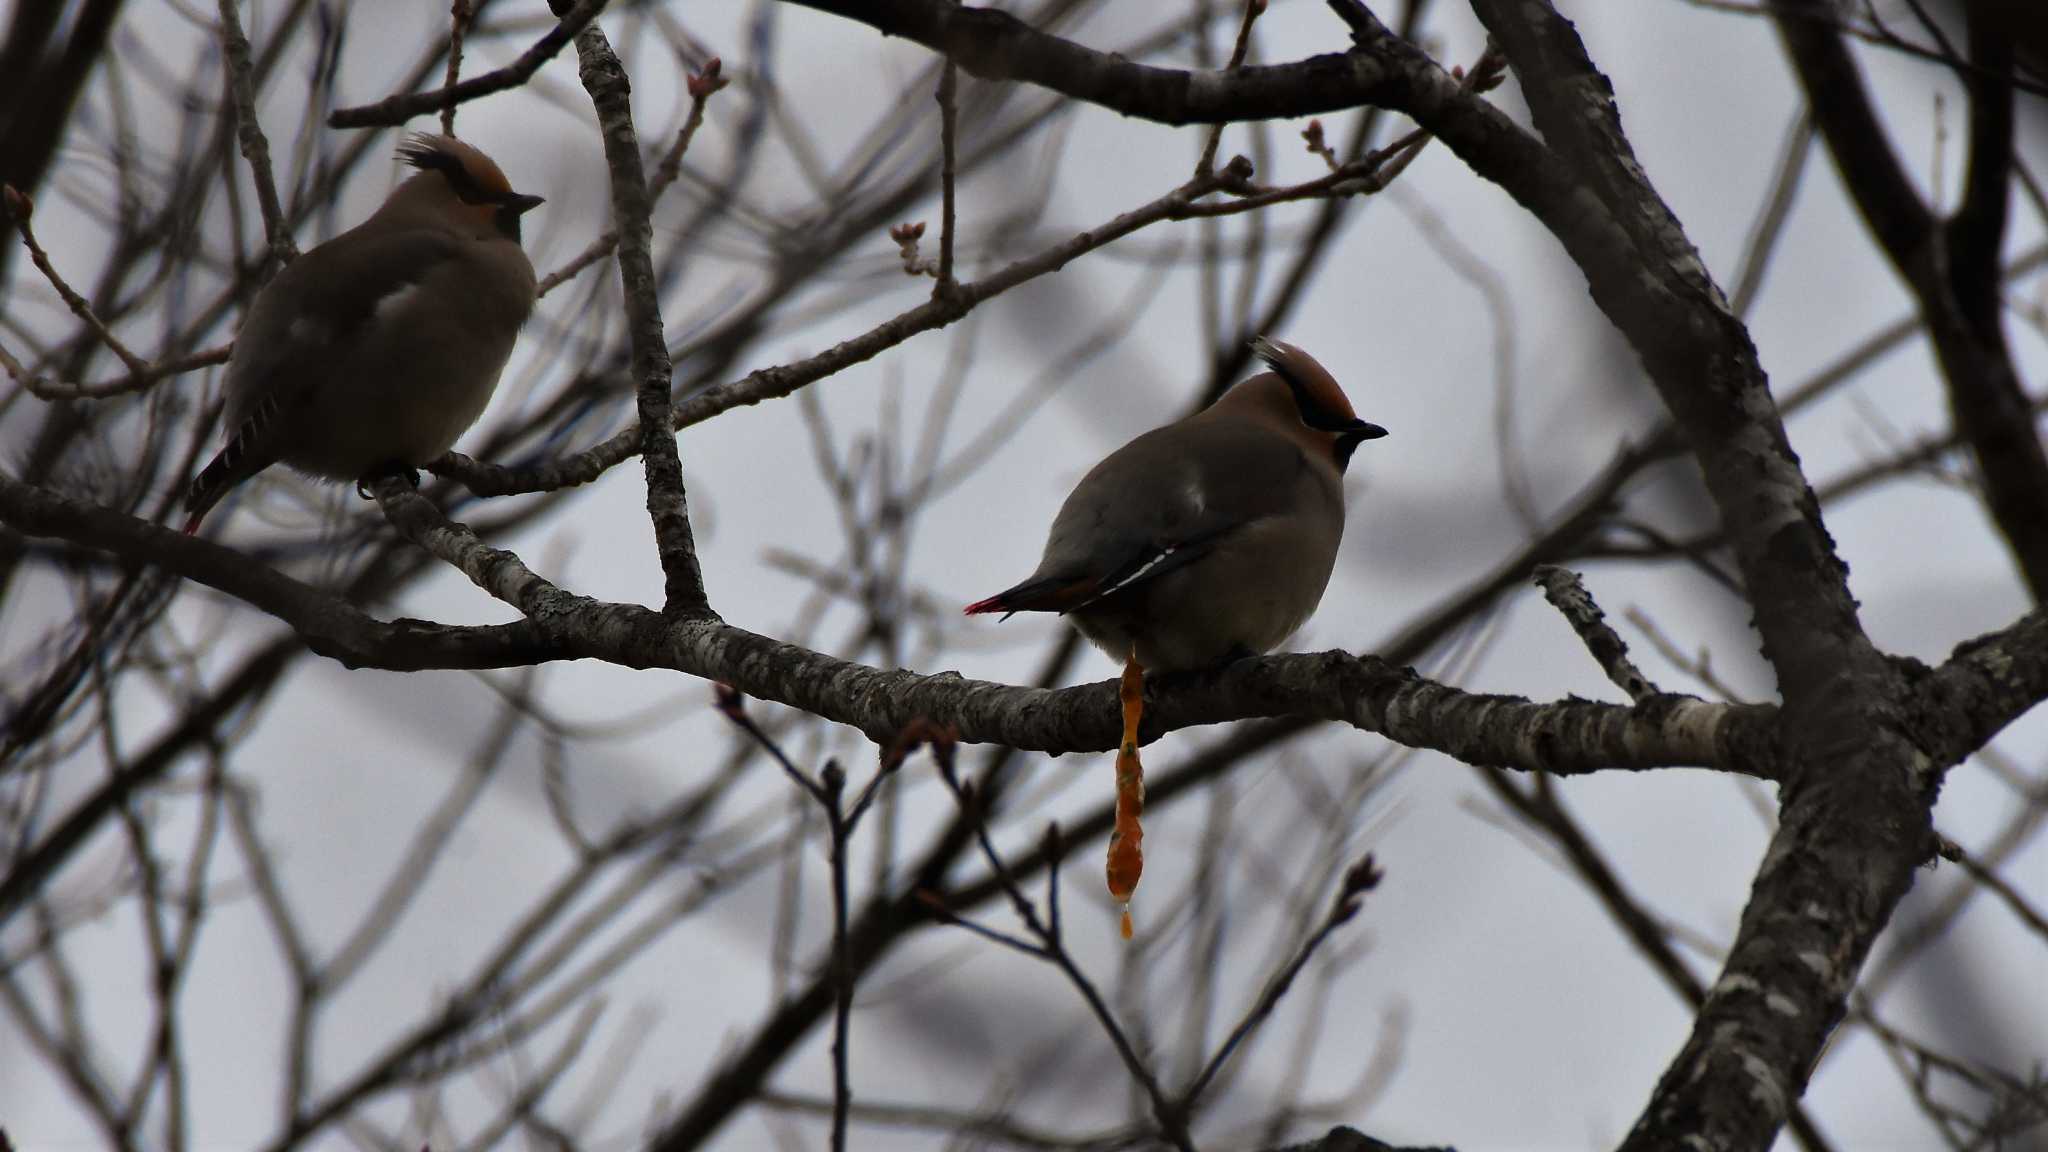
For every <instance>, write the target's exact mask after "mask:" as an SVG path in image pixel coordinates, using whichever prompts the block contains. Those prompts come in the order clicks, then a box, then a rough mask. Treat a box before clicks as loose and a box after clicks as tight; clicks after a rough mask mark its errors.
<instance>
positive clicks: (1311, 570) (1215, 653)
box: [1072, 522, 1337, 672]
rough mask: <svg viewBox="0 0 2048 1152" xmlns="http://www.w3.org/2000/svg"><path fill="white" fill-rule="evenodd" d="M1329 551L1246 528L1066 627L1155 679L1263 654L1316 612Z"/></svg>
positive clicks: (1278, 531) (1330, 546)
mask: <svg viewBox="0 0 2048 1152" xmlns="http://www.w3.org/2000/svg"><path fill="white" fill-rule="evenodd" d="M1324 540H1327V544H1325V543H1323V542H1322V541H1324ZM1336 541H1337V534H1336V533H1331V534H1329V535H1328V536H1327V537H1317V538H1315V539H1307V538H1304V537H1303V536H1302V535H1301V534H1299V533H1294V532H1289V531H1287V530H1285V529H1284V528H1282V527H1281V526H1280V525H1278V524H1277V523H1267V522H1259V523H1254V524H1250V525H1247V526H1245V527H1244V528H1243V529H1241V530H1239V531H1238V532H1236V533H1234V534H1233V536H1232V538H1231V539H1230V540H1227V541H1225V542H1223V543H1222V544H1220V545H1219V546H1218V547H1217V548H1216V550H1215V551H1214V552H1212V553H1210V554H1209V555H1207V556H1204V557H1203V558H1202V559H1201V560H1200V561H1199V562H1197V563H1194V564H1190V565H1188V566H1186V567H1184V568H1179V569H1176V570H1174V571H1172V572H1168V573H1166V574H1165V575H1163V576H1160V577H1158V578H1157V579H1154V580H1148V581H1145V582H1143V583H1141V584H1136V585H1133V586H1132V587H1130V588H1127V589H1125V590H1123V591H1121V592H1118V593H1116V594H1114V595H1111V596H1106V597H1104V598H1103V599H1101V600H1099V601H1096V602H1095V603H1094V604H1091V605H1089V606H1088V607H1086V608H1082V609H1079V610H1077V611H1075V612H1074V613H1073V614H1072V615H1073V619H1074V623H1075V625H1076V626H1077V627H1079V628H1080V630H1081V634H1082V635H1084V636H1086V637H1088V639H1090V640H1092V641H1094V642H1095V643H1096V644H1097V645H1098V646H1100V647H1101V648H1102V649H1103V650H1104V651H1106V652H1108V653H1109V654H1110V655H1111V656H1113V657H1116V658H1119V659H1121V658H1124V657H1126V656H1129V655H1135V656H1136V657H1137V659H1138V663H1139V664H1141V665H1143V666H1144V667H1145V668H1146V670H1147V671H1153V672H1183V671H1193V670H1197V669H1203V668H1213V667H1215V666H1217V665H1219V664H1222V663H1224V662H1225V661H1228V660H1231V659H1233V658H1235V657H1238V656H1243V655H1247V654H1250V655H1257V654H1259V653H1263V652H1270V651H1272V650H1273V649H1274V648H1277V647H1279V646H1280V645H1281V644H1282V643H1284V642H1286V640H1287V638H1288V637H1290V636H1292V635H1294V633H1295V631H1296V630H1298V629H1299V628H1300V627H1301V626H1302V624H1304V623H1306V622H1307V620H1308V618H1309V616H1310V615H1312V614H1313V613H1314V612H1315V610H1316V605H1317V603H1318V602H1320V601H1321V600H1322V597H1323V589H1324V588H1325V587H1327V586H1328V584H1329V581H1330V572H1331V570H1332V568H1334V567H1335V565H1336V560H1337V550H1336Z"/></svg>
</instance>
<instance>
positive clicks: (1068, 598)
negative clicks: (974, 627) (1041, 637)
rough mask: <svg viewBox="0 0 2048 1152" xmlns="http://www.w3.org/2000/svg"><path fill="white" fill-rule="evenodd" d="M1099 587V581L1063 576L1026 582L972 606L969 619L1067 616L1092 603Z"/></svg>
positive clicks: (969, 606)
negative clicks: (996, 615)
mask: <svg viewBox="0 0 2048 1152" xmlns="http://www.w3.org/2000/svg"><path fill="white" fill-rule="evenodd" d="M1100 583H1101V582H1100V581H1098V580H1074V579H1072V578H1069V577H1063V576H1052V577H1047V578H1045V579H1041V580H1026V581H1025V582H1023V583H1022V584H1019V585H1017V586H1016V587H1014V588H1009V589H1006V590H1004V591H1001V592H998V593H996V594H995V595H993V596H991V597H989V598H988V599H986V600H977V601H975V602H974V603H972V604H969V605H968V606H967V608H966V609H965V611H966V614H967V615H969V616H979V615H981V614H983V613H985V612H1001V613H1002V614H1003V619H1005V620H1008V619H1009V618H1010V617H1011V616H1014V615H1016V614H1017V613H1019V612H1065V611H1067V610H1069V609H1072V608H1078V607H1080V606H1081V605H1082V604H1085V603H1087V602H1088V601H1089V600H1091V599H1093V598H1094V595H1095V589H1096V588H1097V586H1098V585H1099V584H1100Z"/></svg>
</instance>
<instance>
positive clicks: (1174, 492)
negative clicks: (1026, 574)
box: [1038, 424, 1312, 602]
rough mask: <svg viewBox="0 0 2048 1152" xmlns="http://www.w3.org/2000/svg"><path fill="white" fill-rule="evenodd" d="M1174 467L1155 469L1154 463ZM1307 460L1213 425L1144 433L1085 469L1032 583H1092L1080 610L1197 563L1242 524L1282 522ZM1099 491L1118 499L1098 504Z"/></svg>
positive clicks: (1281, 444) (1307, 477) (1278, 442)
mask: <svg viewBox="0 0 2048 1152" xmlns="http://www.w3.org/2000/svg"><path fill="white" fill-rule="evenodd" d="M1162 452H1164V453H1168V454H1169V457H1168V458H1169V459H1172V460H1173V461H1174V465H1175V466H1169V467H1166V468H1161V467H1160V460H1161V453H1162ZM1304 482H1312V477H1311V474H1310V472H1309V466H1308V461H1307V458H1306V457H1304V456H1303V455H1302V454H1301V450H1300V449H1299V448H1297V447H1295V445H1294V444H1293V443H1291V442H1289V441H1288V440H1286V439H1284V438H1282V437H1278V436H1245V435H1242V434H1241V432H1240V431H1239V430H1236V429H1231V428H1228V427H1227V426H1222V425H1192V426H1190V425H1186V424H1183V425H1176V426H1169V427H1167V428H1161V429H1158V430H1156V431H1153V432H1148V433H1146V434H1145V435H1144V436H1140V437H1139V438H1137V439H1136V440H1133V441H1131V443H1130V444H1128V445H1126V446H1125V447H1124V448H1122V449H1119V450H1118V451H1117V452H1115V453H1113V454H1111V455H1110V456H1109V457H1108V458H1107V459H1105V460H1103V461H1102V463H1100V464H1098V465H1096V466H1095V468H1094V469H1093V470H1092V471H1090V472H1089V474H1088V475H1087V476H1086V477H1085V478H1084V479H1083V480H1082V482H1081V484H1080V485H1079V486H1077V487H1076V489H1075V495H1074V497H1070V498H1069V499H1068V502H1067V504H1066V506H1064V507H1062V508H1061V509H1060V513H1059V515H1058V516H1057V517H1056V518H1055V519H1054V521H1053V528H1052V536H1051V539H1050V540H1049V541H1048V542H1047V545H1046V552H1045V558H1044V561H1043V562H1042V563H1041V564H1040V566H1039V571H1038V575H1039V576H1040V577H1057V578H1064V579H1069V580H1075V579H1082V578H1092V579H1094V580H1097V581H1099V582H1100V587H1101V591H1100V592H1097V593H1096V594H1095V596H1093V597H1091V598H1090V601H1089V602H1092V601H1093V600H1096V599H1100V598H1101V597H1103V596H1107V595H1109V594H1110V593H1112V592H1115V591H1118V590H1120V589H1123V588H1128V587H1130V586H1131V585H1133V584H1136V583H1139V582H1142V581H1145V580H1151V579H1156V578H1158V577H1160V576H1162V575H1165V574H1166V573H1168V572H1171V571H1173V570H1174V569H1176V568H1179V567H1182V566H1183V565H1186V564H1189V563H1192V562H1193V561H1195V560H1197V559H1200V558H1201V557H1202V556H1203V555H1204V554H1206V553H1207V552H1208V551H1209V550H1210V549H1211V548H1213V547H1215V545H1216V544H1217V543H1219V542H1220V541H1222V540H1224V539H1226V538H1228V537H1229V536H1230V534H1231V533H1233V532H1235V531H1236V530H1238V529H1239V528H1242V527H1243V526H1244V525H1246V524H1250V523H1252V522H1253V521H1255V520H1259V519H1263V518H1265V517H1268V516H1273V515H1278V514H1281V513H1284V512H1286V511H1287V510H1288V508H1289V507H1290V506H1291V503H1292V499H1293V495H1294V491H1295V490H1294V488H1293V485H1294V484H1296V483H1304ZM1105 489H1107V490H1109V491H1112V492H1117V493H1119V495H1118V498H1116V499H1110V500H1104V499H1099V498H1097V499H1086V498H1081V497H1082V493H1083V491H1084V490H1086V491H1088V492H1089V493H1091V494H1093V495H1095V496H1097V497H1099V496H1100V495H1101V494H1102V493H1103V491H1104V490H1105Z"/></svg>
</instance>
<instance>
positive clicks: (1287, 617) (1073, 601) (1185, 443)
mask: <svg viewBox="0 0 2048 1152" xmlns="http://www.w3.org/2000/svg"><path fill="white" fill-rule="evenodd" d="M1252 348H1253V350H1254V351H1256V352H1257V353H1258V354H1259V358H1260V359H1262V360H1264V361H1265V362H1266V364H1267V365H1268V366H1269V367H1270V368H1271V369H1272V371H1270V372H1265V373H1261V374H1259V375H1257V376H1254V377H1252V378H1251V379H1249V380H1246V381H1244V382H1243V383H1241V384H1239V385H1237V386H1236V387H1235V388H1232V389H1230V390H1229V391H1227V392H1225V393H1224V394H1223V396H1222V398H1221V399H1219V400H1217V401H1216V402H1215V403H1214V404H1211V405H1209V406H1208V407H1207V408H1205V409H1203V410H1202V411H1200V412H1197V413H1195V414H1194V415H1193V416H1190V417H1188V418H1187V419H1185V420H1181V421H1178V422H1176V423H1173V424H1168V425H1167V426H1166V427H1164V428H1157V429H1154V430H1152V431H1150V432H1147V433H1145V434H1144V435H1143V436H1140V437H1138V438H1137V439H1136V440H1133V441H1131V442H1130V443H1129V444H1126V445H1124V446H1123V447H1121V448H1119V449H1117V450H1116V451H1115V452H1112V453H1110V454H1109V456H1108V458H1106V459H1104V460H1103V461H1102V463H1100V464H1097V465H1096V466H1095V467H1094V468H1093V469H1091V470H1090V471H1089V473H1088V474H1087V475H1086V476H1083V477H1082V478H1081V482H1080V483H1079V484H1077V485H1075V486H1074V491H1073V492H1072V493H1071V494H1069V495H1068V496H1067V502H1066V503H1065V504H1063V505H1061V507H1060V511H1059V515H1058V516H1056V517H1054V518H1053V522H1052V532H1051V535H1050V536H1049V537H1048V538H1047V540H1046V542H1045V554H1044V556H1043V557H1041V558H1040V560H1039V562H1038V570H1037V571H1036V572H1033V573H1032V574H1031V576H1030V577H1029V578H1028V579H1026V580H1025V581H1024V582H1023V583H1021V584H1018V585H1017V586H1016V587H1014V588H1010V589H1008V590H1006V591H1003V592H998V593H997V594H995V595H994V596H991V597H989V598H988V599H986V600H982V601H979V602H977V603H974V604H970V605H968V606H967V611H968V612H969V613H970V614H973V613H978V612H1006V613H1007V612H1059V613H1062V614H1064V615H1066V616H1069V617H1071V618H1072V619H1073V621H1074V626H1075V627H1077V628H1079V629H1080V630H1081V634H1082V635H1084V636H1086V637H1088V638H1089V639H1090V640H1093V641H1094V642H1095V643H1096V644H1097V645H1099V646H1101V647H1102V649H1103V650H1104V651H1106V652H1108V653H1109V654H1110V655H1112V656H1114V657H1116V658H1117V659H1119V660H1122V661H1123V664H1124V673H1123V679H1122V682H1121V683H1120V684H1119V686H1118V693H1117V698H1118V701H1119V702H1120V704H1121V705H1122V709H1123V722H1124V723H1123V739H1122V741H1121V742H1120V743H1119V745H1118V749H1117V757H1116V823H1115V825H1114V826H1113V827H1112V828H1111V831H1110V836H1109V856H1108V860H1107V862H1106V864H1107V866H1106V870H1105V879H1107V881H1108V884H1109V894H1110V896H1111V898H1113V899H1115V900H1117V901H1119V902H1121V903H1122V904H1123V905H1124V913H1123V918H1122V920H1123V935H1124V938H1125V939H1127V940H1128V939H1129V938H1130V936H1131V914H1130V899H1131V896H1132V894H1133V893H1134V892H1136V891H1137V887H1138V878H1139V876H1140V875H1142V874H1143V871H1144V863H1145V861H1144V850H1143V842H1144V838H1145V833H1144V828H1143V827H1142V825H1141V823H1140V820H1139V817H1140V815H1141V814H1142V812H1143V811H1144V803H1145V772H1144V767H1143V765H1141V764H1140V763H1139V761H1138V727H1139V722H1140V720H1141V719H1142V718H1143V715H1144V707H1145V697H1144V674H1145V672H1146V671H1153V672H1180V671H1191V670H1195V669H1201V668H1210V667H1214V666H1216V665H1219V664H1222V663H1225V662H1227V661H1230V660H1234V659H1236V658H1238V657H1240V656H1249V655H1255V654H1257V653H1260V652H1267V651H1270V650H1272V649H1273V648H1275V647H1278V646H1279V645H1280V643H1281V642H1282V641H1284V640H1286V639H1287V638H1288V637H1289V636H1291V635H1293V634H1294V630H1295V629H1297V628H1299V627H1301V625H1302V622H1303V621H1305V620H1307V619H1308V617H1309V614H1310V613H1311V612H1314V611H1315V609H1316V604H1317V602H1319V601H1320V600H1321V599H1322V598H1323V589H1324V588H1325V587H1327V586H1328V585H1329V583H1330V570H1331V568H1333V567H1334V566H1335V565H1336V562H1337V545H1338V543H1339V542H1340V541H1341V540H1342V539H1343V537H1344V469H1345V466H1346V465H1348V464H1350V462H1351V453H1352V450H1353V449H1355V448H1357V447H1358V445H1359V444H1361V443H1363V442H1364V441H1367V440H1372V439H1376V438H1378V437H1381V436H1384V435H1386V434H1387V432H1386V429H1384V428H1381V427H1380V426H1378V425H1376V424H1368V423H1366V422H1365V421H1363V420H1360V419H1359V418H1358V417H1357V416H1356V415H1355V414H1353V412H1352V410H1351V401H1350V400H1349V399H1347V398H1346V397H1345V395H1344V390H1343V389H1342V388H1340V387H1338V386H1337V381H1336V380H1335V379H1334V378H1333V377H1331V375H1330V374H1329V372H1327V371H1326V370H1324V368H1323V366H1322V365H1321V364H1318V363H1316V361H1315V358H1314V357H1312V356H1310V355H1309V354H1308V353H1306V352H1303V351H1302V350H1301V349H1299V348H1296V347H1294V346H1293V345H1291V344H1282V343H1280V342H1278V341H1275V340H1267V339H1265V338H1263V337H1261V338H1259V339H1257V340H1254V341H1253V342H1252Z"/></svg>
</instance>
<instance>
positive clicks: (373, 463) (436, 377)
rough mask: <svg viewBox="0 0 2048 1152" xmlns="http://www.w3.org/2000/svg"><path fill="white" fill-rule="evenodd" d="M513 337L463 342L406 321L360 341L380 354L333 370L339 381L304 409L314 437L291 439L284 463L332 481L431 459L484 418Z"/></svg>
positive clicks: (352, 358)
mask: <svg viewBox="0 0 2048 1152" xmlns="http://www.w3.org/2000/svg"><path fill="white" fill-rule="evenodd" d="M394 319H395V320H397V319H398V318H394ZM513 335H514V334H513V333H507V334H506V337H505V338H504V339H502V340H497V341H466V342H458V341H453V340H450V339H449V338H448V336H447V334H446V333H444V332H438V331H430V330H428V329H427V327H426V326H425V325H419V324H404V323H403V322H402V320H400V321H399V322H397V323H395V324H394V326H393V328H392V329H391V330H390V331H389V332H388V334H387V338H385V339H381V340H366V341H363V342H361V343H359V344H358V345H357V348H365V347H374V348H376V349H377V351H376V352H375V353H373V354H362V353H360V352H359V353H356V354H351V355H345V356H343V357H341V358H340V360H339V362H337V363H335V364H334V365H333V366H332V367H331V369H330V371H331V372H332V373H333V378H334V385H333V386H332V387H323V388H320V389H318V390H317V391H316V392H315V395H314V399H313V402H312V403H311V404H309V405H308V406H307V408H306V409H305V410H304V419H305V420H306V421H307V425H306V429H305V432H306V434H304V435H298V436H293V437H291V438H290V442H291V443H292V444H293V445H294V448H293V450H288V451H286V452H285V453H284V454H283V458H284V462H285V463H287V464H289V465H291V466H292V467H293V468H296V469H298V470H299V471H301V472H306V473H309V474H311V475H314V476H320V477H324V478H327V479H332V480H357V479H360V478H362V477H364V476H366V475H369V474H371V473H373V472H377V471H380V470H383V469H386V468H391V467H395V466H405V467H415V468H416V467H419V466H420V465H423V464H425V463H427V462H428V461H430V460H432V459H434V458H435V457H437V456H439V455H441V454H442V453H443V452H446V451H448V449H450V448H452V447H454V445H455V442H456V440H458V439H460V438H461V436H462V434H463V433H464V432H466V431H468V430H469V427H470V425H472V424H474V423H476V420H477V418H478V417H479V416H481V415H483V411H484V408H485V406H487V405H488V404H489V403H490V400H491V394H492V393H493V392H494V391H496V389H497V385H498V375H499V373H500V372H501V371H503V369H504V366H505V361H506V360H507V359H508V358H509V357H510V356H511V353H512V345H513ZM458 343H461V345H462V347H465V348H467V349H469V350H470V352H471V354H470V355H469V356H467V357H465V356H464V355H463V354H462V353H461V352H460V351H458V349H457V344H458ZM479 349H480V350H481V351H482V353H483V354H482V355H476V352H477V351H478V350H479Z"/></svg>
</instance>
